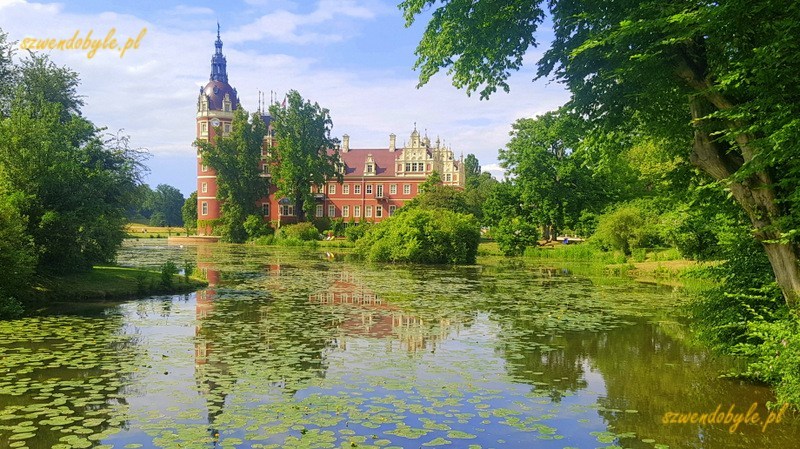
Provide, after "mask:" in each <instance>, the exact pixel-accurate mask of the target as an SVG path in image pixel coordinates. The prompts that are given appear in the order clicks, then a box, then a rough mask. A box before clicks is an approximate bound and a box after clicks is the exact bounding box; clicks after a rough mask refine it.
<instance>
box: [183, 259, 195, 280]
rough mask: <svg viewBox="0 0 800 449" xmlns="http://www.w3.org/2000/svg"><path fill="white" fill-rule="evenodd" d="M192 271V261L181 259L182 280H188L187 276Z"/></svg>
mask: <svg viewBox="0 0 800 449" xmlns="http://www.w3.org/2000/svg"><path fill="white" fill-rule="evenodd" d="M193 271H194V263H192V261H191V260H189V259H186V260H184V261H183V280H184V281H186V282H189V276H191V275H192V272H193Z"/></svg>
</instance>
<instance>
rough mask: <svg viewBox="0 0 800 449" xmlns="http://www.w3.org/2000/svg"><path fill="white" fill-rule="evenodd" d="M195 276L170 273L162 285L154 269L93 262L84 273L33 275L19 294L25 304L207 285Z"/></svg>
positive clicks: (110, 297)
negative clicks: (89, 269)
mask: <svg viewBox="0 0 800 449" xmlns="http://www.w3.org/2000/svg"><path fill="white" fill-rule="evenodd" d="M207 285H208V283H207V282H206V281H204V280H201V279H198V278H196V277H191V276H190V277H189V278H188V279H187V278H185V277H184V276H182V275H173V276H172V283H171V285H164V283H163V282H162V275H161V273H160V272H158V271H149V270H141V269H136V268H123V267H114V266H97V267H94V268H92V270H91V271H88V272H85V273H74V274H67V275H46V276H38V277H36V278H35V279H34V281H33V283H32V285H31V286H30V289H29V291H27V292H25V294H24V295H20V296H21V298H20V299H21V300H23V301H24V303H27V304H36V305H38V304H39V303H51V302H79V301H107V300H117V299H120V300H121V299H133V298H139V297H144V296H150V295H160V294H179V293H188V292H192V291H195V290H198V289H200V288H203V287H205V286H207Z"/></svg>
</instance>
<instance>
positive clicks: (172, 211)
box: [152, 184, 185, 226]
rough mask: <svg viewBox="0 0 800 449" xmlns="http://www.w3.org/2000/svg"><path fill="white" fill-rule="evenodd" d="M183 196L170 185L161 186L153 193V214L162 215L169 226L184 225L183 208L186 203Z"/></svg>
mask: <svg viewBox="0 0 800 449" xmlns="http://www.w3.org/2000/svg"><path fill="white" fill-rule="evenodd" d="M184 201H185V200H184V198H183V194H182V193H181V191H180V190H178V189H177V188H175V187H173V186H171V185H168V184H159V185H158V186H157V187H156V189H155V190H154V191H153V197H152V203H153V205H152V209H153V213H161V214H163V216H164V221H165V222H166V225H167V226H181V225H183V216H182V214H181V208H182V207H183V203H184Z"/></svg>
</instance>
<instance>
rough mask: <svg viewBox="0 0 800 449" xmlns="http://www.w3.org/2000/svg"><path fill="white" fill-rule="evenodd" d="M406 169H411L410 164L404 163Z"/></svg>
mask: <svg viewBox="0 0 800 449" xmlns="http://www.w3.org/2000/svg"><path fill="white" fill-rule="evenodd" d="M406 171H411V164H409V163H406Z"/></svg>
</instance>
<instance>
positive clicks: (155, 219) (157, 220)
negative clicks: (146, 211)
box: [150, 212, 167, 227]
mask: <svg viewBox="0 0 800 449" xmlns="http://www.w3.org/2000/svg"><path fill="white" fill-rule="evenodd" d="M150 226H158V227H164V226H167V217H165V216H164V213H163V212H156V213H154V214H153V215H151V216H150Z"/></svg>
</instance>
